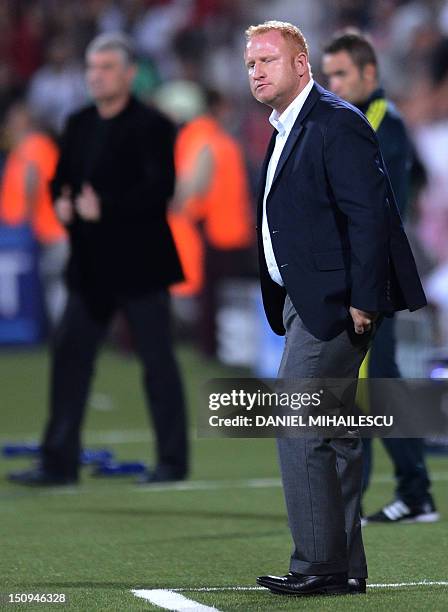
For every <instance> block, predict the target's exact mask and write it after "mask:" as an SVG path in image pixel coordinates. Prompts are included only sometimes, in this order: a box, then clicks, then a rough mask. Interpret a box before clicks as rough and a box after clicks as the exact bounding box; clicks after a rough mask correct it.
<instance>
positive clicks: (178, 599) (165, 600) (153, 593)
mask: <svg viewBox="0 0 448 612" xmlns="http://www.w3.org/2000/svg"><path fill="white" fill-rule="evenodd" d="M132 593H133V594H134V595H135V596H136V597H140V598H141V599H146V601H149V602H151V603H153V604H155V605H156V606H159V607H160V608H164V609H165V610H175V611H176V612H177V611H179V612H183V611H184V610H189V611H190V612H219V610H218V609H217V608H210V606H204V605H203V604H200V603H198V602H197V601H193V600H192V599H187V598H186V597H184V596H183V595H180V594H179V593H176V592H175V591H169V590H168V589H137V590H133V591H132Z"/></svg>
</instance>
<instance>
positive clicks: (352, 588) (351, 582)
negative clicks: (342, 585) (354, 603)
mask: <svg viewBox="0 0 448 612" xmlns="http://www.w3.org/2000/svg"><path fill="white" fill-rule="evenodd" d="M347 585H348V592H349V593H350V594H351V595H365V592H366V579H365V578H349V579H348V580H347Z"/></svg>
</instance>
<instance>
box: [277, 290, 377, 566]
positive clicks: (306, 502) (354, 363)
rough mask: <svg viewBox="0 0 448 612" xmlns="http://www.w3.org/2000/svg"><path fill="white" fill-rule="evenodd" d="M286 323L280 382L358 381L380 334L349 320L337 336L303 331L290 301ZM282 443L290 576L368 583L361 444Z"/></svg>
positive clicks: (284, 440) (320, 440)
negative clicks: (344, 576)
mask: <svg viewBox="0 0 448 612" xmlns="http://www.w3.org/2000/svg"><path fill="white" fill-rule="evenodd" d="M283 320H284V324H285V329H286V343H285V348H284V352H283V356H282V361H281V364H280V369H279V373H278V376H279V378H320V377H322V378H324V377H326V378H351V379H354V378H357V376H358V370H359V367H360V365H361V363H362V361H363V359H364V356H365V354H366V352H367V350H368V348H369V345H370V341H371V339H372V336H373V332H367V333H365V334H363V335H356V334H355V332H354V330H353V324H351V322H350V321H348V323H347V330H346V331H344V332H343V333H341V334H339V335H338V336H336V338H333V339H332V340H329V341H323V340H319V339H317V338H315V337H314V336H313V335H312V334H311V333H310V332H309V331H308V329H307V328H306V327H305V326H304V324H303V322H302V320H301V319H300V317H299V315H298V314H297V312H296V310H295V309H294V306H293V305H292V303H291V300H290V299H289V297H287V298H286V302H285V307H284V311H283ZM353 399H354V398H353ZM277 445H278V453H279V460H280V469H281V475H282V482H283V491H284V495H285V500H286V508H287V511H288V519H289V528H290V531H291V535H292V539H293V541H294V551H293V553H292V556H291V563H290V571H293V572H298V573H301V574H307V575H324V574H335V573H342V572H347V573H348V575H349V577H352V578H366V577H367V564H366V558H365V554H364V546H363V542H362V534H361V521H360V501H361V486H362V444H361V439H360V438H359V437H357V436H355V437H350V438H318V437H314V436H313V437H301V438H279V439H278V440H277Z"/></svg>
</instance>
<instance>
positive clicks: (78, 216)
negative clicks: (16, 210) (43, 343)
mask: <svg viewBox="0 0 448 612" xmlns="http://www.w3.org/2000/svg"><path fill="white" fill-rule="evenodd" d="M86 60H87V84H88V87H89V89H90V93H91V96H92V98H93V100H94V102H95V104H94V105H92V106H89V107H87V108H85V109H83V110H81V111H80V112H78V113H76V114H74V115H72V116H71V117H70V118H69V120H68V123H67V126H66V129H65V133H64V136H63V142H62V150H61V157H60V161H59V164H58V167H57V171H56V176H55V178H54V180H53V183H52V191H53V198H54V202H55V208H56V212H57V215H58V217H59V219H60V220H61V221H62V223H63V224H64V225H65V226H66V227H67V230H68V233H69V236H70V247H71V256H70V260H69V263H68V269H67V284H68V288H69V300H68V305H67V308H66V311H65V315H64V317H63V320H62V323H61V325H60V328H59V330H58V332H57V334H56V337H55V342H54V346H53V352H52V366H51V391H50V418H49V422H48V424H47V428H46V432H45V436H44V440H43V451H42V463H41V465H40V466H39V467H38V468H34V469H31V470H27V471H25V472H21V473H17V474H13V475H11V479H12V480H13V481H15V482H17V483H20V484H28V485H53V484H66V483H71V482H76V481H77V480H78V473H79V455H80V429H81V426H82V421H83V417H84V412H85V407H86V402H87V398H88V393H89V389H90V385H91V380H92V377H93V372H94V364H95V359H96V356H97V352H98V348H99V346H100V343H101V341H102V340H103V339H104V337H105V335H106V332H107V329H108V324H109V322H110V320H111V318H112V315H113V314H114V313H115V311H116V310H117V309H120V310H121V311H122V312H123V313H124V315H125V317H126V319H127V321H128V323H129V326H130V329H131V332H132V334H133V337H134V341H135V347H136V350H137V353H138V355H139V357H140V360H141V362H142V365H143V369H144V387H145V391H146V396H147V401H148V407H149V408H150V412H151V415H152V419H153V424H154V430H155V434H156V442H157V463H156V466H155V468H154V469H153V470H151V471H150V472H149V473H148V474H147V475H146V477H145V479H146V481H148V482H161V481H168V480H177V479H182V478H185V476H186V474H187V469H188V465H187V463H188V462H187V438H186V422H185V419H186V418H185V408H184V396H183V390H182V384H181V379H180V375H179V371H178V367H177V363H176V360H175V356H174V353H173V346H172V339H171V333H170V304H169V295H168V286H169V285H170V284H171V283H174V282H177V281H179V280H181V279H182V270H181V267H180V263H179V260H178V257H177V253H176V250H175V247H174V243H173V239H172V236H171V232H170V230H169V227H168V224H167V221H166V208H167V203H168V201H169V199H170V198H171V196H172V194H173V189H174V162H173V145H174V137H175V133H174V128H173V125H172V124H171V123H170V121H169V120H167V119H166V118H165V117H164V116H162V115H161V114H160V113H159V112H157V111H155V110H152V109H149V108H146V107H145V106H143V105H142V104H141V103H140V102H138V101H137V100H136V99H134V98H133V97H132V96H131V95H130V89H131V84H132V81H133V78H134V75H135V68H134V63H133V54H132V49H131V47H130V45H129V42H128V41H127V39H126V38H125V37H123V36H121V35H112V34H111V35H101V36H99V37H98V38H96V39H95V40H94V41H93V42H92V43H91V44H90V45H89V47H88V48H87V52H86Z"/></svg>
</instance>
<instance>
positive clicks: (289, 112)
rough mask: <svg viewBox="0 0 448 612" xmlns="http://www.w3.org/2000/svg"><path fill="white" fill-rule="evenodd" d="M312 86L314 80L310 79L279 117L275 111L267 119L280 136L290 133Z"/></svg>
mask: <svg viewBox="0 0 448 612" xmlns="http://www.w3.org/2000/svg"><path fill="white" fill-rule="evenodd" d="M313 85H314V80H313V79H310V81H309V82H308V83H307V84H306V86H305V87H304V88H303V89H302V91H301V92H300V93H299V95H298V96H297V97H296V98H294V100H293V101H292V102H291V104H290V105H289V106H288V108H286V109H285V110H284V111H283V113H282V114H281V115H279V114H278V112H277V111H276V110H273V111H272V113H271V115H270V117H269V122H270V123H271V125H273V126H274V127H275V129H276V130H277V131H278V133H279V134H280V135H283V134H285V133H286V134H289V132H290V131H291V129H292V126H293V125H294V123H295V121H296V119H297V117H298V116H299V113H300V111H301V110H302V107H303V105H304V104H305V100H306V99H307V97H308V94H309V93H310V91H311V89H312V88H313Z"/></svg>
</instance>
